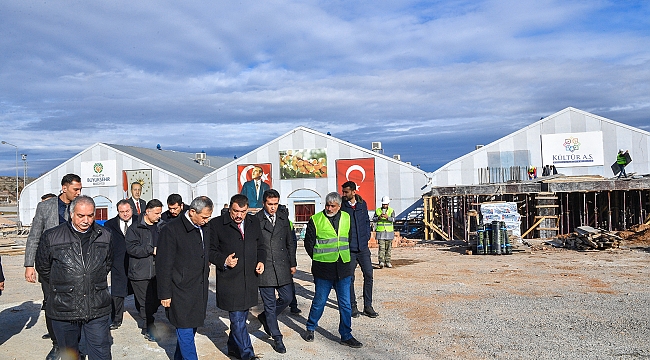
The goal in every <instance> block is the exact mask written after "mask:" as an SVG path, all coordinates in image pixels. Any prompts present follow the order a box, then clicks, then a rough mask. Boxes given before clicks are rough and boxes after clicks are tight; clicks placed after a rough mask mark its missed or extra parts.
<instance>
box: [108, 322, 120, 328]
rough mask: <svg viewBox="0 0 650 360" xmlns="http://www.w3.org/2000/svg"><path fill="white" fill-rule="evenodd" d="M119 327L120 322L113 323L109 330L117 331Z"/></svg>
mask: <svg viewBox="0 0 650 360" xmlns="http://www.w3.org/2000/svg"><path fill="white" fill-rule="evenodd" d="M120 326H122V323H121V322H114V323H112V324H111V327H110V329H111V330H117V329H118V328H119V327H120Z"/></svg>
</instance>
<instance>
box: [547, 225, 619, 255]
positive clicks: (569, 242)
mask: <svg viewBox="0 0 650 360" xmlns="http://www.w3.org/2000/svg"><path fill="white" fill-rule="evenodd" d="M558 240H559V241H560V242H561V243H562V245H563V247H565V248H567V249H575V250H604V249H611V248H617V247H618V246H619V243H620V242H621V240H623V239H622V238H621V237H620V236H618V235H616V234H615V233H614V232H611V231H607V230H603V229H595V228H593V227H591V226H580V227H577V228H576V231H574V232H572V233H570V234H567V235H560V236H558Z"/></svg>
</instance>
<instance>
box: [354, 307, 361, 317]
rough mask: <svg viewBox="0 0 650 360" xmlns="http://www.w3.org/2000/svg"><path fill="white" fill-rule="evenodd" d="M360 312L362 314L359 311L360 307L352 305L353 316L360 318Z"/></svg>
mask: <svg viewBox="0 0 650 360" xmlns="http://www.w3.org/2000/svg"><path fill="white" fill-rule="evenodd" d="M359 314H361V313H360V312H359V309H358V308H357V307H356V306H353V307H352V317H353V318H358V317H359Z"/></svg>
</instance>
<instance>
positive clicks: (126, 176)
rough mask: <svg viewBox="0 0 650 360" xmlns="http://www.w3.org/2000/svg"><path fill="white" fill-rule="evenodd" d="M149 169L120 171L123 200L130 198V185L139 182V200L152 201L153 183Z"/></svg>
mask: <svg viewBox="0 0 650 360" xmlns="http://www.w3.org/2000/svg"><path fill="white" fill-rule="evenodd" d="M151 174H152V171H151V169H140V170H124V171H122V191H123V194H122V195H123V196H124V198H125V199H127V198H129V197H131V184H133V183H134V182H139V183H140V185H142V194H141V195H140V198H141V199H142V200H144V201H147V202H148V201H149V200H151V199H153V182H152V181H151Z"/></svg>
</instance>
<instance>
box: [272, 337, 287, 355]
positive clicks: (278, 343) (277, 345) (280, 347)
mask: <svg viewBox="0 0 650 360" xmlns="http://www.w3.org/2000/svg"><path fill="white" fill-rule="evenodd" d="M273 350H275V351H277V352H279V353H280V354H284V353H286V352H287V348H286V347H285V346H284V343H283V342H282V337H277V338H275V339H274V345H273Z"/></svg>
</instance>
